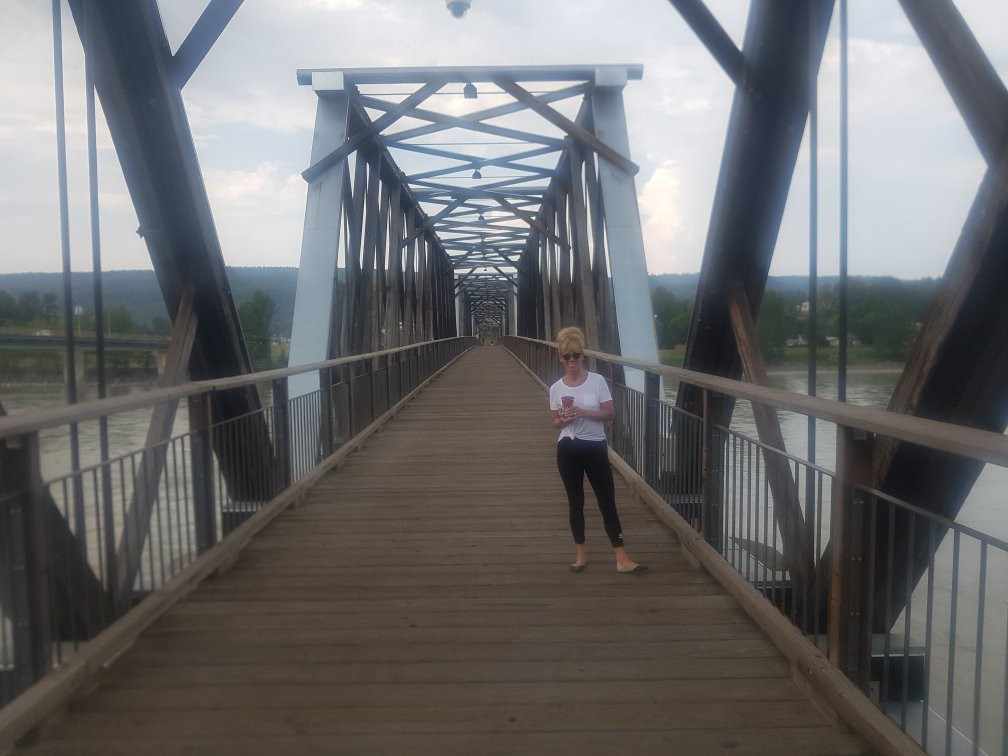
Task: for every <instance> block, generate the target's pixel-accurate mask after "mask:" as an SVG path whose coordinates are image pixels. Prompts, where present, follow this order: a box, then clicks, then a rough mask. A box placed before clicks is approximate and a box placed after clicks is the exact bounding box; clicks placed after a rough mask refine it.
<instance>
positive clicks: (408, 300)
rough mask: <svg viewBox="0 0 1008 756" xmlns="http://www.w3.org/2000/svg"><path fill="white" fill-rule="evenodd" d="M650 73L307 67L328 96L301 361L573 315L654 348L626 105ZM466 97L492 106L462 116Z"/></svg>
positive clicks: (321, 109)
mask: <svg viewBox="0 0 1008 756" xmlns="http://www.w3.org/2000/svg"><path fill="white" fill-rule="evenodd" d="M641 73H642V72H641V69H640V67H639V66H601V67H581V68H565V67H557V66H551V67H518V68H432V69H411V68H407V69H401V68H400V69H311V70H301V71H299V72H298V81H299V82H300V83H301V84H303V85H310V86H311V87H312V88H313V90H314V91H315V92H316V94H317V96H318V110H317V115H316V128H315V138H314V142H313V146H312V154H311V165H310V166H309V167H308V168H307V169H306V170H305V171H304V173H303V176H304V178H305V179H306V180H307V181H308V182H309V190H308V191H309V197H308V209H307V212H306V215H305V233H304V239H303V243H302V252H301V266H300V273H299V278H298V294H297V301H296V304H295V313H294V327H293V331H292V335H291V364H300V363H307V362H314V361H318V360H322V359H326V358H329V357H334V356H338V355H342V354H348V353H353V352H361V351H374V350H378V349H383V348H386V347H390V346H395V345H397V344H400V343H410V342H412V341H420V340H426V339H430V338H438V337H442V336H449V335H455V334H462V335H472V334H475V333H484V334H496V335H497V336H500V335H504V334H507V333H516V332H517V333H519V334H522V335H527V336H534V337H537V338H551V337H552V335H553V334H554V333H555V331H556V330H558V329H559V328H560V327H561V326H563V325H574V324H577V325H580V326H581V327H582V328H583V329H584V331H585V333H586V336H587V338H588V341H589V343H590V345H592V346H593V347H599V346H600V347H603V348H606V349H610V350H613V349H617V348H618V347H619V345H620V344H622V345H623V353H624V354H628V356H633V357H637V358H640V359H649V360H653V359H655V358H656V357H657V351H656V347H655V341H654V329H653V325H652V315H651V308H650V299H649V297H648V289H647V271H646V266H645V262H644V248H643V239H642V236H641V231H640V217H639V212H638V209H637V201H636V193H635V191H634V186H633V176H634V174H635V173H636V172H637V166H636V165H634V164H633V163H632V162H631V161H630V159H629V157H628V155H629V143H628V140H627V136H626V123H625V116H624V113H623V104H622V88H623V85H624V84H625V83H626V81H627V80H628V79H631V78H634V79H636V78H640V76H641ZM530 85H533V86H534V87H535V88H536V89H537V90H538V91H536V92H535V93H533V91H530V89H529V86H530ZM389 88H392V89H393V90H394V94H392V95H390V94H389V93H388V92H387V91H386V90H388V89H389ZM403 88H409V89H411V90H412V91H409V92H403V91H402V90H403ZM394 98H401V99H394ZM467 99H483V100H490V102H491V103H492V105H491V106H489V107H482V108H480V109H477V110H473V111H471V112H467V113H464V114H462V115H459V114H458V111H459V110H460V105H463V104H464V102H465V100H467ZM617 312H618V313H619V316H618V317H617V316H616V313H617ZM617 327H618V330H617ZM628 349H629V350H630V351H629V352H628V351H627V350H628ZM314 388H316V387H315V386H312V385H304V386H295V387H293V388H292V390H293V391H294V392H295V393H302V392H307V391H310V390H313V389H314Z"/></svg>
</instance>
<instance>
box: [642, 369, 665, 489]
mask: <svg viewBox="0 0 1008 756" xmlns="http://www.w3.org/2000/svg"><path fill="white" fill-rule="evenodd" d="M660 391H661V377H660V376H659V375H658V374H657V373H652V372H650V371H647V372H645V373H644V480H645V481H647V484H648V485H649V486H651V488H657V487H658V450H659V449H660V448H661V440H660V438H659V428H658V414H659V405H658V399H659V394H660Z"/></svg>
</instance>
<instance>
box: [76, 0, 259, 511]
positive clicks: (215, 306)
mask: <svg viewBox="0 0 1008 756" xmlns="http://www.w3.org/2000/svg"><path fill="white" fill-rule="evenodd" d="M70 9H71V11H72V13H73V17H74V21H75V23H76V25H77V29H78V32H79V33H80V36H81V41H82V43H83V45H84V49H85V51H86V54H88V55H90V59H91V62H92V70H93V71H94V81H95V89H96V91H97V93H98V96H99V99H100V100H101V104H102V109H103V111H104V113H105V118H106V121H107V123H108V127H109V132H110V133H111V135H112V141H113V143H114V145H115V148H116V153H117V154H118V156H119V162H120V164H121V166H122V169H123V175H124V177H125V180H126V185H127V187H128V188H129V192H130V196H131V198H132V200H133V206H134V208H135V210H136V213H137V218H138V219H139V221H140V227H139V228H138V229H137V233H138V234H140V235H141V236H142V237H143V239H144V241H145V243H146V244H147V249H148V251H149V253H150V256H151V261H152V262H153V264H154V270H155V273H156V275H157V279H158V283H159V285H160V287H161V293H162V295H163V296H164V300H165V305H166V306H167V310H168V314H169V316H170V317H171V318H172V319H173V320H174V318H175V316H176V313H177V312H178V308H179V303H180V302H181V301H182V296H183V292H184V291H185V289H186V288H187V287H191V288H192V290H193V293H194V295H195V297H194V302H195V310H196V316H197V318H198V323H199V325H198V327H197V330H196V336H195V342H194V344H193V351H192V358H191V360H190V363H189V375H190V377H191V378H193V379H208V378H219V377H225V376H232V375H240V374H243V373H248V372H250V371H251V362H250V360H249V357H248V352H247V351H246V349H245V343H244V339H243V337H242V333H241V328H240V326H239V323H238V316H237V312H236V310H235V305H234V302H233V300H232V298H231V291H230V287H229V285H228V281H227V275H226V272H225V266H224V258H223V255H222V252H221V247H220V241H219V240H218V238H217V231H216V228H215V227H214V222H213V217H212V214H211V211H210V203H209V200H208V199H207V194H206V188H205V186H204V184H203V178H202V174H201V173H200V169H199V163H198V160H197V157H196V148H195V145H194V144H193V138H192V132H191V131H190V128H189V122H188V119H187V117H186V113H185V107H184V105H183V103H182V96H181V93H180V91H179V87H178V84H177V82H176V66H177V64H176V63H175V61H174V59H173V57H172V55H171V51H170V48H169V46H168V40H167V38H166V37H165V33H164V28H163V26H162V24H161V19H160V15H159V13H158V9H157V3H156V2H155V0H136V1H135V2H129V3H105V2H98V1H97V0H70ZM191 66H192V62H191V61H189V62H188V63H187V68H189V67H191ZM260 408H261V405H260V402H259V398H258V396H257V394H256V393H255V391H253V390H251V389H242V390H228V391H222V392H218V393H216V394H215V395H214V406H213V419H214V422H215V423H219V422H224V421H227V420H229V419H232V418H237V417H242V416H245V415H249V414H251V413H254V412H255V411H257V410H259V409H260ZM259 426H260V427H257V428H255V429H252V430H250V431H249V433H250V439H251V441H252V443H250V444H249V445H248V446H243V447H242V448H241V449H240V450H238V449H230V450H229V452H230V453H225V454H221V450H220V449H218V458H219V459H220V463H221V466H222V469H223V470H224V473H225V475H226V477H227V480H228V483H229V485H230V490H231V493H232V496H233V497H234V498H235V499H240V500H262V499H263V498H268V497H269V495H270V493H271V492H268V491H266V492H264V491H257V490H254V486H255V484H254V483H253V482H252V481H250V480H248V479H247V478H246V477H245V476H243V475H242V474H241V471H242V470H249V469H264V468H266V469H268V468H269V467H271V466H272V464H273V453H272V449H271V446H270V441H269V435H268V433H267V429H266V425H265V423H264V422H261V421H260V423H259ZM236 453H240V454H243V455H245V456H244V457H243V458H238V457H237V456H236Z"/></svg>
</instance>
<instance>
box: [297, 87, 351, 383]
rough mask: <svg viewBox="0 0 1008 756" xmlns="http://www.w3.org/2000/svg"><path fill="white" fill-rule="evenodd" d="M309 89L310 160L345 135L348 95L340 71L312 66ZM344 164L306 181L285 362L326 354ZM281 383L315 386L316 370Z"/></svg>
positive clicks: (299, 362) (307, 360)
mask: <svg viewBox="0 0 1008 756" xmlns="http://www.w3.org/2000/svg"><path fill="white" fill-rule="evenodd" d="M312 89H313V90H315V93H316V95H318V109H317V110H316V114H315V136H314V138H313V140H312V149H311V163H310V164H312V165H314V164H315V162H316V161H318V160H320V159H321V158H323V157H325V156H326V155H328V154H330V153H331V152H332V151H333V150H335V149H337V148H338V147H339V146H340V145H342V144H343V142H345V141H346V137H347V113H348V104H349V101H348V99H347V95H346V93H345V92H344V89H343V75H342V74H341V73H338V72H319V71H315V72H313V73H312ZM346 170H347V161H346V159H343V160H340V161H339V162H338V163H337V164H336V165H334V166H332V167H331V168H329V169H328V170H327V171H325V172H324V173H322V174H321V175H320V176H319V177H317V178H315V179H314V180H312V181H311V182H310V183H309V184H308V199H307V202H306V205H305V220H304V235H303V236H302V237H301V264H300V267H299V268H298V280H297V294H296V295H295V298H294V319H293V324H292V327H291V341H290V360H289V364H290V365H291V366H294V365H305V364H310V363H313V362H321V361H323V360H326V359H328V358H329V343H330V339H331V331H332V315H333V312H334V305H335V302H334V301H333V297H334V296H335V292H336V289H337V287H336V286H335V282H336V276H337V258H338V254H339V239H340V225H341V224H342V222H343V214H342V209H343V174H344V173H345V172H346ZM287 388H288V393H289V395H290V398H291V399H293V398H294V397H296V396H302V395H304V394H308V393H311V392H313V391H318V389H319V377H318V374H317V373H306V374H303V375H295V376H291V377H290V378H289V379H288V384H287Z"/></svg>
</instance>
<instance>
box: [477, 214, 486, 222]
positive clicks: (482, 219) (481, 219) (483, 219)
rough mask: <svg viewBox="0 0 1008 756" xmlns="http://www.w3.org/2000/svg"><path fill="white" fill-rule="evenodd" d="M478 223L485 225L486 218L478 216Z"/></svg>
mask: <svg viewBox="0 0 1008 756" xmlns="http://www.w3.org/2000/svg"><path fill="white" fill-rule="evenodd" d="M479 222H480V223H484V224H485V223H486V218H484V217H483V213H480V214H479Z"/></svg>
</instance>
